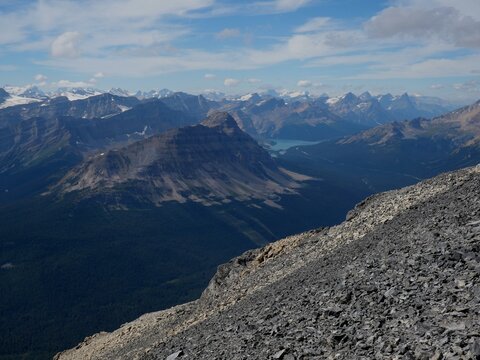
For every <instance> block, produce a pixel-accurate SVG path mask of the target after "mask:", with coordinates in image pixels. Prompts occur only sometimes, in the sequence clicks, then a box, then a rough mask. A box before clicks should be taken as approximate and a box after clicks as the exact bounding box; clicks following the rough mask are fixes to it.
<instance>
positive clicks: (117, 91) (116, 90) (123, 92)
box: [108, 87, 134, 97]
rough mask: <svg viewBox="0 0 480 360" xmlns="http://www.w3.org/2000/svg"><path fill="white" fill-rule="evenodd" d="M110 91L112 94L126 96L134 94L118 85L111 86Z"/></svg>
mask: <svg viewBox="0 0 480 360" xmlns="http://www.w3.org/2000/svg"><path fill="white" fill-rule="evenodd" d="M108 93H109V94H112V95H117V96H125V97H128V96H134V94H132V93H131V92H130V91H128V90H125V89H122V88H118V87H117V88H111V89H110V90H108Z"/></svg>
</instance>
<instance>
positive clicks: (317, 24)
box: [295, 17, 332, 33]
mask: <svg viewBox="0 0 480 360" xmlns="http://www.w3.org/2000/svg"><path fill="white" fill-rule="evenodd" d="M331 22H332V21H331V19H330V18H328V17H316V18H313V19H310V20H309V21H307V22H306V23H305V24H303V25H301V26H299V27H297V28H296V29H295V32H297V33H306V32H312V31H318V30H321V29H325V28H326V27H328V26H329V25H331Z"/></svg>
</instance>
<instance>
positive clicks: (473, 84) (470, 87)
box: [453, 80, 480, 92]
mask: <svg viewBox="0 0 480 360" xmlns="http://www.w3.org/2000/svg"><path fill="white" fill-rule="evenodd" d="M453 88H454V89H455V90H459V91H467V92H480V81H478V80H469V81H466V82H464V83H459V84H454V85H453Z"/></svg>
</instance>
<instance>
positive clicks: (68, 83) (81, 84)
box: [52, 80, 93, 88]
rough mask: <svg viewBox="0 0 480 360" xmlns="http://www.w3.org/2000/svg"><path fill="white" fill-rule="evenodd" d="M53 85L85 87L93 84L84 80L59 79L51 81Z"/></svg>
mask: <svg viewBox="0 0 480 360" xmlns="http://www.w3.org/2000/svg"><path fill="white" fill-rule="evenodd" d="M52 85H53V87H59V88H62V87H65V88H87V87H91V86H92V85H93V84H92V83H91V82H85V81H70V80H60V81H57V82H54V83H52Z"/></svg>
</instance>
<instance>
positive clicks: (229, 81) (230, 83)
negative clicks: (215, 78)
mask: <svg viewBox="0 0 480 360" xmlns="http://www.w3.org/2000/svg"><path fill="white" fill-rule="evenodd" d="M238 84H240V80H238V79H233V78H226V79H225V80H224V81H223V85H225V86H228V87H234V86H237V85H238Z"/></svg>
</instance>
